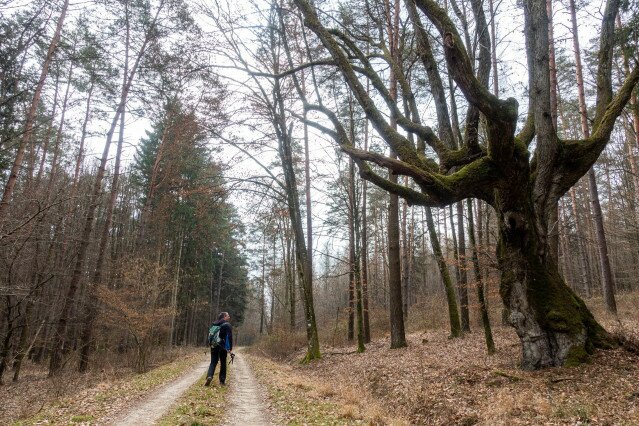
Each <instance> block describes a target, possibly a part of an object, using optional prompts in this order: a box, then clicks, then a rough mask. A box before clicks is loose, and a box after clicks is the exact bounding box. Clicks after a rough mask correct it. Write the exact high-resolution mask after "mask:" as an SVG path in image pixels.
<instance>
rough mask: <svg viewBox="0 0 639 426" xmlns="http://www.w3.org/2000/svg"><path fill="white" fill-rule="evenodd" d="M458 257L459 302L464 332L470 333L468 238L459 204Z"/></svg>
mask: <svg viewBox="0 0 639 426" xmlns="http://www.w3.org/2000/svg"><path fill="white" fill-rule="evenodd" d="M457 229H458V233H457V243H458V245H457V255H458V268H459V282H458V284H457V285H458V287H459V300H460V305H461V306H460V311H461V326H462V331H465V332H470V314H469V312H468V311H469V309H468V273H467V267H466V238H465V236H464V234H465V232H464V206H463V204H462V202H461V201H460V202H458V203H457Z"/></svg>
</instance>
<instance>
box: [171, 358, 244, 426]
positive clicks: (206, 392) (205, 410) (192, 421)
mask: <svg viewBox="0 0 639 426" xmlns="http://www.w3.org/2000/svg"><path fill="white" fill-rule="evenodd" d="M232 370H233V369H232V368H229V369H228V370H227V377H228V380H233V379H232V375H233V374H232ZM205 379H206V376H205V375H203V376H202V377H200V379H199V380H198V381H197V382H195V384H193V385H192V386H191V387H190V388H189V390H188V391H186V392H185V393H184V395H182V396H181V397H180V399H179V400H178V402H177V406H176V407H175V408H174V409H173V410H171V412H170V413H168V414H167V415H166V416H164V417H162V419H160V421H159V423H158V424H159V425H160V426H174V425H189V426H190V425H207V426H213V425H218V424H220V422H221V421H222V419H223V416H224V407H225V403H226V398H227V396H228V387H227V386H219V385H218V384H217V382H215V381H214V382H213V384H212V385H211V386H208V387H206V386H204V381H205Z"/></svg>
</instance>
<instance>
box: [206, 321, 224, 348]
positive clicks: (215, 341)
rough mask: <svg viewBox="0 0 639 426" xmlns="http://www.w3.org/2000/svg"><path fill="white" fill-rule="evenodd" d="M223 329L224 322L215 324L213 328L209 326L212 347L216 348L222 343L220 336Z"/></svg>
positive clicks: (209, 339) (209, 338) (209, 340)
mask: <svg viewBox="0 0 639 426" xmlns="http://www.w3.org/2000/svg"><path fill="white" fill-rule="evenodd" d="M221 329H222V324H219V325H216V324H213V325H212V326H211V328H209V337H208V342H209V346H210V347H212V348H215V347H218V346H220V344H221V343H222V339H221V338H220V330H221Z"/></svg>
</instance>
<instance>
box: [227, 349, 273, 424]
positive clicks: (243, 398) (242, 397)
mask: <svg viewBox="0 0 639 426" xmlns="http://www.w3.org/2000/svg"><path fill="white" fill-rule="evenodd" d="M243 355H244V354H243V353H242V351H241V349H240V350H239V351H237V356H236V357H235V361H234V362H233V365H231V366H230V368H232V369H233V372H232V373H231V375H230V378H229V381H230V385H229V395H228V399H227V401H229V402H228V404H227V405H228V410H227V414H226V416H225V418H224V420H223V421H222V425H229V426H230V425H238V424H240V425H251V426H270V425H272V424H273V423H272V422H271V421H270V419H269V415H268V409H267V406H266V404H265V403H264V401H265V400H266V397H265V395H264V391H263V389H262V388H261V387H260V385H259V384H258V382H257V379H256V378H255V376H254V375H253V372H252V371H251V367H250V366H249V365H248V363H247V362H246V360H245V359H244V356H243Z"/></svg>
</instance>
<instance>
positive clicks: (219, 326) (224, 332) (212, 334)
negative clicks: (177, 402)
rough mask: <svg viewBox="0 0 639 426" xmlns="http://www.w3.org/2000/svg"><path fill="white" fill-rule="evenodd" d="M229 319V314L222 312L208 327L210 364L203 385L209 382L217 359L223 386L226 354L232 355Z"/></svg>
mask: <svg viewBox="0 0 639 426" xmlns="http://www.w3.org/2000/svg"><path fill="white" fill-rule="evenodd" d="M230 319H231V316H230V315H229V313H228V312H222V313H220V315H218V316H217V321H215V322H214V323H213V325H211V327H210V328H209V338H208V343H209V346H210V347H211V365H209V371H208V373H207V375H206V383H205V384H204V386H209V385H210V384H211V380H213V375H214V374H215V367H216V366H217V363H218V361H219V362H220V385H222V386H224V382H225V381H226V355H227V353H229V352H230V353H231V355H233V353H232V351H233V330H232V328H231V324H230V323H229V320H230Z"/></svg>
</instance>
